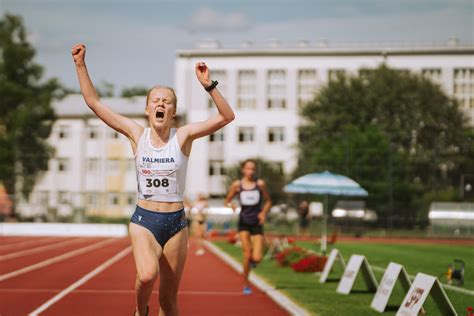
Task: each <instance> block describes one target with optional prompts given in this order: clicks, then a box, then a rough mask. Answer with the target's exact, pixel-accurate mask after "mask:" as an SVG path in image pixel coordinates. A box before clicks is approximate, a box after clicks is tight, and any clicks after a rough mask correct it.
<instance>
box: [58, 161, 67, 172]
mask: <svg viewBox="0 0 474 316" xmlns="http://www.w3.org/2000/svg"><path fill="white" fill-rule="evenodd" d="M68 170H69V159H68V158H59V159H58V171H59V172H66V171H68Z"/></svg>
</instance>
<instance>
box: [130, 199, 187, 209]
mask: <svg viewBox="0 0 474 316" xmlns="http://www.w3.org/2000/svg"><path fill="white" fill-rule="evenodd" d="M137 204H138V206H140V207H141V208H144V209H146V210H149V211H155V212H174V211H179V210H181V209H183V208H184V204H183V202H157V201H147V200H138V203H137Z"/></svg>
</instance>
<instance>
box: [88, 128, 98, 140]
mask: <svg viewBox="0 0 474 316" xmlns="http://www.w3.org/2000/svg"><path fill="white" fill-rule="evenodd" d="M88 137H89V139H97V138H99V126H92V125H91V126H89V127H88Z"/></svg>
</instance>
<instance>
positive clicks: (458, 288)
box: [371, 266, 474, 296]
mask: <svg viewBox="0 0 474 316" xmlns="http://www.w3.org/2000/svg"><path fill="white" fill-rule="evenodd" d="M371 267H372V269H374V271H378V272H382V273H384V272H385V269H384V268H382V267H377V266H371ZM408 276H409V277H410V279H412V280H414V279H415V276H414V275H411V274H409V275H408ZM440 283H441V285H442V286H443V287H444V288H445V289H448V290H451V291H454V292H458V293H462V294H466V295H470V296H474V291H471V290H468V289H463V288H460V287H457V286H454V285H450V284H446V283H442V282H441V281H440Z"/></svg>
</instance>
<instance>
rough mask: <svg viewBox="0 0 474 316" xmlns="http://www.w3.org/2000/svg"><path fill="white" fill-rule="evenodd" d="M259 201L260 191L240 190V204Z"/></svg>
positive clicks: (250, 203) (252, 203) (251, 203)
mask: <svg viewBox="0 0 474 316" xmlns="http://www.w3.org/2000/svg"><path fill="white" fill-rule="evenodd" d="M258 202H260V191H258V190H252V191H241V192H240V203H241V204H242V205H257V204H258Z"/></svg>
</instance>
